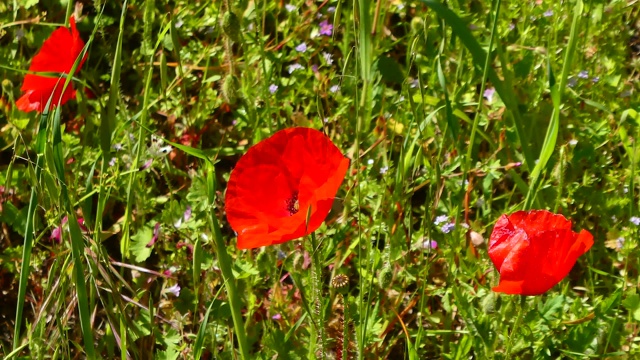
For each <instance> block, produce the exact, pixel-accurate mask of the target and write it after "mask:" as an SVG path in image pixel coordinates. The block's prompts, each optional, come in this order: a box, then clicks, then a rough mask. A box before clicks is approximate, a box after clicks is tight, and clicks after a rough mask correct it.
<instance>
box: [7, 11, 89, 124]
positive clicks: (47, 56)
mask: <svg viewBox="0 0 640 360" xmlns="http://www.w3.org/2000/svg"><path fill="white" fill-rule="evenodd" d="M69 23H70V28H66V27H60V28H58V29H56V30H55V31H54V32H53V33H52V34H51V36H49V38H48V39H47V40H45V42H44V43H43V44H42V48H40V51H38V53H37V54H36V56H34V58H33V60H32V61H31V65H30V66H29V71H30V72H49V73H58V74H59V77H49V76H41V75H36V74H27V75H26V76H25V78H24V82H23V83H22V87H21V88H20V89H21V90H22V91H23V92H24V95H22V96H21V97H20V99H19V100H18V102H17V103H16V105H17V106H18V109H20V110H22V111H27V112H28V111H34V110H35V111H39V112H42V111H44V108H45V107H46V104H47V102H48V101H49V98H52V100H51V106H57V105H58V104H60V105H62V104H64V103H66V102H67V101H69V100H71V99H74V98H75V94H76V93H75V90H74V89H73V83H70V84H69V85H68V86H67V88H66V89H65V90H64V92H63V87H64V83H65V81H66V74H69V73H70V72H71V69H72V68H73V64H74V63H75V61H76V59H77V58H78V56H80V54H81V53H82V49H83V48H84V41H82V39H81V38H80V33H79V32H78V30H77V28H76V21H75V18H74V17H73V16H72V17H71V18H70V19H69ZM85 59H86V56H85V57H84V58H83V59H82V60H81V61H80V63H79V64H78V66H77V68H76V71H75V72H76V73H77V72H78V71H80V69H81V68H82V65H83V64H84V61H85Z"/></svg>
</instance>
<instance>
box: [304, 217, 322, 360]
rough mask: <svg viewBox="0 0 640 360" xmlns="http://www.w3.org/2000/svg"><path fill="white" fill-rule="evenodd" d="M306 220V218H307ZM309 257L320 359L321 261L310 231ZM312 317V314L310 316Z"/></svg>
mask: <svg viewBox="0 0 640 360" xmlns="http://www.w3.org/2000/svg"><path fill="white" fill-rule="evenodd" d="M308 216H309V215H308ZM307 222H308V220H307ZM310 237H311V259H312V268H311V277H312V280H311V281H312V283H313V302H314V309H315V314H314V315H315V317H316V319H317V328H316V330H317V331H319V332H320V333H319V334H314V335H316V336H317V340H319V341H320V343H319V344H318V348H319V351H320V354H321V357H320V358H321V359H324V358H325V353H324V345H325V332H324V316H323V313H324V312H323V310H322V308H323V306H322V263H321V260H320V256H319V255H318V245H317V241H316V235H315V233H313V232H312V233H311V236H310ZM311 318H312V319H313V316H312V317H311Z"/></svg>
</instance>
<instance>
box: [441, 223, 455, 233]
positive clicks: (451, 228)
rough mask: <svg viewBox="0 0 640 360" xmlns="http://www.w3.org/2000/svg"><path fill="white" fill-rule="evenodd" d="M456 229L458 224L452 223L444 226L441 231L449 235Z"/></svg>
mask: <svg viewBox="0 0 640 360" xmlns="http://www.w3.org/2000/svg"><path fill="white" fill-rule="evenodd" d="M455 227H456V223H453V222H450V223H446V224H444V225H442V228H441V229H440V230H442V232H443V233H445V234H448V233H450V232H451V231H452V230H453V228H455Z"/></svg>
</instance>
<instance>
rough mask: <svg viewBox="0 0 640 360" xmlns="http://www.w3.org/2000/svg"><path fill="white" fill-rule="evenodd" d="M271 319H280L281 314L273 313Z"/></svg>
mask: <svg viewBox="0 0 640 360" xmlns="http://www.w3.org/2000/svg"><path fill="white" fill-rule="evenodd" d="M271 319H273V320H280V319H282V315H280V314H275V315H273V316H272V317H271Z"/></svg>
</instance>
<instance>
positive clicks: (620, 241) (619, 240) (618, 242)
mask: <svg viewBox="0 0 640 360" xmlns="http://www.w3.org/2000/svg"><path fill="white" fill-rule="evenodd" d="M623 247H624V238H623V237H622V236H621V237H619V238H617V239H616V248H618V250H621V249H622V248H623Z"/></svg>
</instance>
